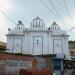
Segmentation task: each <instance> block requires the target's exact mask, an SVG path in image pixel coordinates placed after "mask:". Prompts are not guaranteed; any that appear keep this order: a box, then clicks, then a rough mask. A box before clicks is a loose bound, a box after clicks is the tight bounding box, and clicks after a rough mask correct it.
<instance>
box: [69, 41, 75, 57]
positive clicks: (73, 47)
mask: <svg viewBox="0 0 75 75" xmlns="http://www.w3.org/2000/svg"><path fill="white" fill-rule="evenodd" d="M69 50H70V55H71V56H75V41H69Z"/></svg>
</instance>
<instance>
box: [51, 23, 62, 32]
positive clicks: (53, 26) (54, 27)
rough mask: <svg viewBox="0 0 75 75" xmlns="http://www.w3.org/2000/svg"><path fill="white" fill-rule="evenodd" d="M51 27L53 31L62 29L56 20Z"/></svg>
mask: <svg viewBox="0 0 75 75" xmlns="http://www.w3.org/2000/svg"><path fill="white" fill-rule="evenodd" d="M50 29H51V30H52V31H60V30H61V28H60V27H59V26H58V24H56V22H53V24H52V25H51V27H50Z"/></svg>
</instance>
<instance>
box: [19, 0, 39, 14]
mask: <svg viewBox="0 0 75 75" xmlns="http://www.w3.org/2000/svg"><path fill="white" fill-rule="evenodd" d="M18 1H19V3H20V4H21V5H22V7H23V8H24V7H25V6H24V5H25V4H24V2H23V1H22V0H18ZM24 9H25V8H24ZM25 10H26V9H25ZM30 12H31V13H32V14H33V15H34V14H35V15H38V14H36V13H35V12H33V11H32V10H31V9H30Z"/></svg>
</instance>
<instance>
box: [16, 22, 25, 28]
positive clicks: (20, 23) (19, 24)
mask: <svg viewBox="0 0 75 75" xmlns="http://www.w3.org/2000/svg"><path fill="white" fill-rule="evenodd" d="M23 28H24V24H23V23H22V21H18V24H17V26H16V29H23Z"/></svg>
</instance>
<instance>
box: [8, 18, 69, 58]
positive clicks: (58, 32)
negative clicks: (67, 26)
mask: <svg viewBox="0 0 75 75" xmlns="http://www.w3.org/2000/svg"><path fill="white" fill-rule="evenodd" d="M7 49H8V52H9V53H23V54H31V55H46V54H57V55H61V56H62V55H64V56H65V58H69V56H70V54H69V47H68V34H67V32H66V31H65V30H62V29H61V28H60V27H59V25H58V24H56V22H53V24H52V25H51V26H50V27H49V28H47V27H45V23H44V22H43V20H42V19H41V18H39V17H36V18H34V19H33V20H32V22H31V23H30V27H28V28H26V27H25V26H24V24H23V23H22V21H18V24H17V26H16V27H15V29H10V28H9V29H8V34H7Z"/></svg>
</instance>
